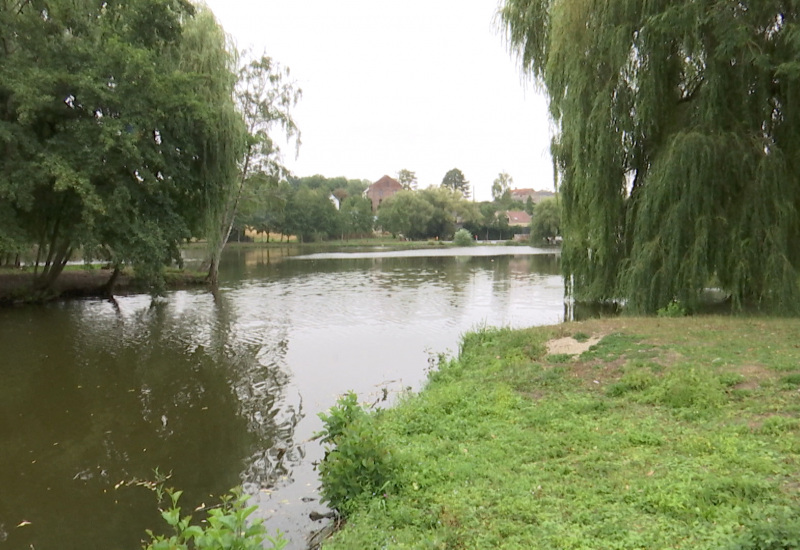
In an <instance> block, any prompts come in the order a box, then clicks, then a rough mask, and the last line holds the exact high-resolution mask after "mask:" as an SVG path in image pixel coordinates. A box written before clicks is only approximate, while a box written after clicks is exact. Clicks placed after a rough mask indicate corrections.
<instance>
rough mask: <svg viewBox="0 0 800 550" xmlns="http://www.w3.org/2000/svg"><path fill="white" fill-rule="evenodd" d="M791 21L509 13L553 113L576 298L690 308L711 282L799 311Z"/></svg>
mask: <svg viewBox="0 0 800 550" xmlns="http://www.w3.org/2000/svg"><path fill="white" fill-rule="evenodd" d="M797 8H798V5H797V3H796V2H794V1H792V2H789V3H788V4H786V3H781V2H748V3H725V2H696V1H690V0H676V1H670V2H642V1H640V0H619V1H615V2H589V1H582V0H580V1H574V2H557V1H554V0H505V1H504V2H503V5H502V7H501V8H500V18H501V20H502V21H503V24H504V25H505V27H506V30H507V37H508V40H509V42H510V44H511V46H512V49H514V50H515V51H516V52H517V53H518V54H519V56H520V59H521V62H522V66H523V69H524V70H525V71H526V72H528V73H530V74H531V75H532V76H533V77H534V78H535V79H536V80H537V81H538V82H539V83H540V84H541V85H542V86H543V88H544V89H545V91H546V92H547V95H548V96H549V100H550V113H551V116H552V118H553V121H554V125H555V137H554V140H553V145H552V148H551V151H552V154H553V161H554V166H555V169H556V177H557V180H558V187H559V195H560V197H561V201H562V204H563V215H564V219H563V238H564V244H563V252H562V258H563V268H564V272H565V274H566V276H567V280H568V282H569V288H568V289H569V291H570V292H571V293H572V294H573V295H574V297H575V298H576V299H578V300H581V301H606V300H621V299H623V300H625V301H626V304H627V306H628V307H630V308H632V309H633V310H635V311H643V312H648V313H654V312H656V311H657V310H658V309H659V308H663V307H666V306H667V305H668V304H669V303H670V302H671V301H672V300H673V299H678V300H680V302H681V303H682V304H685V306H686V307H687V308H689V309H690V310H693V309H695V306H696V305H697V304H698V303H699V301H700V299H701V294H702V292H703V290H704V289H705V288H706V287H707V286H709V284H711V282H712V281H713V282H714V284H715V285H716V286H719V287H720V288H722V289H723V290H724V291H726V292H727V293H729V294H730V295H731V298H732V301H733V304H734V306H735V307H738V308H741V307H743V306H744V305H747V304H754V305H756V306H759V307H762V308H768V309H770V310H773V311H780V312H788V313H796V312H797V311H798V307H799V306H798V304H800V286H798V277H799V275H800V272H798V268H800V249H798V247H797V246H796V243H797V241H798V238H800V216H798V214H797V213H798V208H800V185H798V178H800V159H799V158H798V157H797V155H796V154H795V151H796V150H797V148H798V146H800V111H797V110H795V109H792V108H791V107H790V106H791V105H794V104H795V103H796V102H797V101H798V99H800V95H798V94H800V86H799V85H798V84H800V70H798V64H797V61H796V60H797V59H798V56H800V41H798V40H796V35H797V28H798V24H799V23H800V11H799V10H798V9H797ZM587 67H590V69H589V70H587Z"/></svg>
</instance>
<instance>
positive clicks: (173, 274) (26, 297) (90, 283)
mask: <svg viewBox="0 0 800 550" xmlns="http://www.w3.org/2000/svg"><path fill="white" fill-rule="evenodd" d="M111 275H112V270H110V269H101V268H100V267H96V266H95V267H92V266H89V267H84V266H75V267H70V268H69V269H65V270H64V271H63V272H62V273H61V274H60V275H59V276H58V279H57V280H56V283H55V285H54V286H53V288H52V289H51V290H50V291H48V292H47V293H44V294H43V293H41V292H37V291H35V290H34V289H33V281H34V277H35V275H34V273H33V271H32V270H31V269H8V268H4V269H0V307H2V306H8V305H14V304H24V303H37V302H47V301H52V300H59V299H68V298H88V297H104V296H107V294H108V293H107V290H106V285H107V283H108V281H109V279H110V278H111ZM205 275H206V274H205V273H200V272H194V271H189V270H180V269H168V270H167V271H166V273H165V288H168V289H179V288H189V287H195V286H203V285H205V284H207V283H206V281H205ZM148 291H149V287H148V286H147V285H146V284H145V283H143V282H142V281H140V280H138V279H137V278H136V277H135V276H134V275H133V272H132V270H124V271H123V272H121V273H120V274H119V276H118V277H117V280H116V281H115V283H114V294H130V293H134V292H148Z"/></svg>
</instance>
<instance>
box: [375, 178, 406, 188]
mask: <svg viewBox="0 0 800 550" xmlns="http://www.w3.org/2000/svg"><path fill="white" fill-rule="evenodd" d="M402 188H403V186H402V185H401V184H400V182H399V181H397V180H396V179H394V178H392V177H389V176H383V177H382V178H381V179H379V180H378V181H376V182H375V183H373V184H372V185H370V186H369V189H397V190H400V189H402Z"/></svg>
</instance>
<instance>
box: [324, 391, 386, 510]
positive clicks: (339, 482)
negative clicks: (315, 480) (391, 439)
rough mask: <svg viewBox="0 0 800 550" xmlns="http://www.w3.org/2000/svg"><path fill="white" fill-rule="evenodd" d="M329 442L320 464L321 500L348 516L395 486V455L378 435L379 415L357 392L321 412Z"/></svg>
mask: <svg viewBox="0 0 800 550" xmlns="http://www.w3.org/2000/svg"><path fill="white" fill-rule="evenodd" d="M319 417H320V418H321V419H322V422H323V423H324V429H323V431H322V432H321V433H319V434H317V436H320V437H321V438H322V439H321V441H322V442H323V443H326V444H327V446H326V447H327V448H326V450H325V458H324V459H323V460H322V462H321V463H320V465H319V474H320V478H321V480H322V489H321V491H320V494H321V495H322V498H321V499H320V500H321V502H323V503H327V504H328V505H329V506H330V507H331V508H333V509H334V510H337V511H338V512H339V513H341V514H342V515H345V516H346V515H348V513H349V512H350V511H352V510H353V509H354V508H355V506H356V503H357V502H359V501H361V500H362V499H365V498H366V499H369V498H371V497H373V496H377V495H381V494H384V493H385V492H387V491H389V490H391V489H392V488H393V486H394V467H393V464H392V457H391V455H390V454H389V451H388V450H387V449H386V446H385V445H384V444H383V442H382V440H381V437H380V436H379V434H378V431H377V428H376V425H375V417H374V416H371V415H368V414H367V413H366V412H365V411H364V410H363V409H362V408H361V407H360V406H359V405H358V403H357V400H356V395H355V394H354V393H353V392H349V393H347V394H346V395H345V396H343V397H342V398H340V399H339V401H338V402H337V404H336V405H335V406H334V407H333V408H332V409H331V412H330V414H325V413H320V415H319Z"/></svg>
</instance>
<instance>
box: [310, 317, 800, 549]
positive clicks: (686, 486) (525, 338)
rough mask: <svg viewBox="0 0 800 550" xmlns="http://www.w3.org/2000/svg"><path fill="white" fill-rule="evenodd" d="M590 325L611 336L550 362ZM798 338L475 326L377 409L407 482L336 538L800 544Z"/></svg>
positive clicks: (469, 544)
mask: <svg viewBox="0 0 800 550" xmlns="http://www.w3.org/2000/svg"><path fill="white" fill-rule="evenodd" d="M576 331H580V332H581V333H584V334H586V335H588V336H595V335H603V336H604V338H603V339H602V340H601V341H600V343H598V344H597V345H596V346H594V347H593V348H592V349H591V350H590V351H588V352H586V353H584V354H583V355H582V356H580V357H577V358H575V359H570V360H569V361H566V360H563V361H562V358H561V357H558V358H557V360H555V361H554V360H553V357H552V356H550V357H549V358H548V357H547V356H546V348H545V343H546V341H547V340H548V339H550V338H554V337H559V336H561V335H563V334H564V333H566V334H570V333H575V332H576ZM799 337H800V322H798V321H795V320H783V319H763V318H754V319H741V318H723V317H705V318H704V317H697V318H694V317H690V318H678V319H667V318H652V319H641V318H637V319H624V318H623V319H616V320H598V321H590V322H586V323H581V324H568V325H561V326H559V327H542V328H536V329H529V330H521V331H512V330H505V329H504V330H491V329H489V330H483V331H480V332H477V333H473V334H469V335H467V336H466V337H465V339H464V342H463V345H462V347H461V351H460V356H459V358H458V359H454V360H449V361H445V362H444V363H443V364H442V365H441V366H440V368H439V369H438V370H436V371H434V372H433V373H432V374H431V378H430V381H429V383H428V385H427V387H426V388H425V390H424V391H422V392H421V393H420V394H418V395H414V396H410V397H408V398H407V399H406V400H405V401H404V402H402V403H401V404H400V405H398V406H397V407H395V408H394V409H391V410H387V411H383V412H380V413H378V414H375V415H373V416H372V422H374V428H375V429H376V430H377V431H378V432H379V434H380V439H381V440H382V441H383V442H384V444H385V445H386V446H387V449H388V451H389V452H390V453H391V455H392V457H393V460H394V464H395V472H394V476H395V481H396V483H395V484H394V485H393V487H395V489H394V490H393V492H392V493H391V494H385V495H374V497H373V498H371V499H367V500H364V501H363V502H362V503H361V504H360V506H359V507H358V508H357V510H356V512H355V513H353V514H351V515H350V517H348V521H347V523H346V526H345V527H344V529H343V530H342V531H340V532H338V533H337V534H336V535H335V536H334V537H333V538H332V539H331V540H330V541H329V542H328V543H327V544H326V545H325V548H326V549H330V548H332V549H340V548H341V549H351V548H360V549H369V548H464V549H472V548H519V549H539V548H541V549H567V548H570V549H596V548H611V549H615V548H616V549H637V548H642V549H654V548H680V549H687V550H688V549H718V548H731V549H733V548H796V547H798V545H800V511H798V509H799V508H800V507H799V506H798V504H800V502H798V500H800V497H799V496H798V488H799V487H800V395H798V386H800V348H798V347H797V346H796V344H795V343H796V342H800V338H799ZM770 540H774V541H777V542H773V543H770V542H769V541H770ZM781 541H784V542H781Z"/></svg>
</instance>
